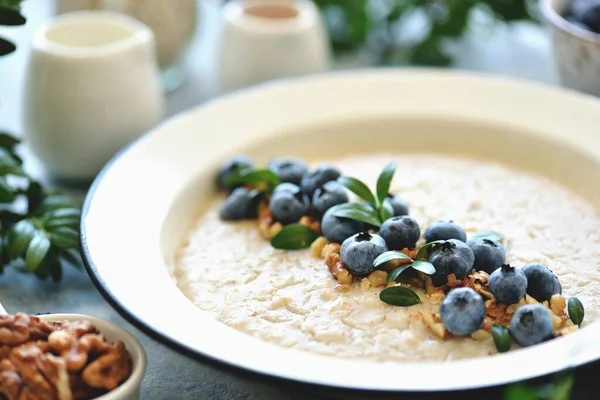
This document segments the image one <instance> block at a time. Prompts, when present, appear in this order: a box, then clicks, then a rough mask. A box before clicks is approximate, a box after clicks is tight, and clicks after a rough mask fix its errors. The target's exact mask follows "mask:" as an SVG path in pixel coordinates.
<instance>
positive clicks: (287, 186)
mask: <svg viewBox="0 0 600 400" xmlns="http://www.w3.org/2000/svg"><path fill="white" fill-rule="evenodd" d="M298 191H300V187H299V186H298V185H295V184H293V183H289V182H283V183H280V184H279V185H277V186H275V189H273V193H279V192H291V193H293V194H296V193H298Z"/></svg>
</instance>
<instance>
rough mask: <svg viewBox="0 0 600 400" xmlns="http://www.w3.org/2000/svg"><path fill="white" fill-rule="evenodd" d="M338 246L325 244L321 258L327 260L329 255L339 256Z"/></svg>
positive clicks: (336, 244)
mask: <svg viewBox="0 0 600 400" xmlns="http://www.w3.org/2000/svg"><path fill="white" fill-rule="evenodd" d="M340 247H341V246H340V245H339V244H338V243H327V244H326V245H325V246H323V249H322V250H321V257H322V258H327V257H329V255H330V254H332V253H335V254H340Z"/></svg>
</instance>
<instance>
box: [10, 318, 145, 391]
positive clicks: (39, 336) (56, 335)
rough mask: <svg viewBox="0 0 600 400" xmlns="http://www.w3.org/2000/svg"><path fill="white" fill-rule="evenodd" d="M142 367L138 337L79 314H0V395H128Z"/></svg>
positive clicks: (137, 382)
mask: <svg viewBox="0 0 600 400" xmlns="http://www.w3.org/2000/svg"><path fill="white" fill-rule="evenodd" d="M145 370H146V354H145V352H144V349H143V347H142V345H141V344H140V342H139V341H138V340H137V339H136V338H135V337H134V336H133V335H132V334H131V333H129V332H127V331H126V330H124V329H122V328H120V327H119V326H117V325H116V324H114V323H111V322H108V321H105V320H102V319H100V318H96V317H91V316H87V315H80V314H46V315H39V316H34V315H28V314H25V313H16V314H1V315H0V398H6V399H7V400H17V399H24V398H26V399H30V400H36V399H40V400H91V399H95V400H134V399H136V400H137V399H139V398H140V386H141V383H142V379H143V377H144V373H145Z"/></svg>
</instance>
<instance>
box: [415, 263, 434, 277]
mask: <svg viewBox="0 0 600 400" xmlns="http://www.w3.org/2000/svg"><path fill="white" fill-rule="evenodd" d="M410 267H411V268H412V269H416V270H417V271H421V272H422V273H424V274H427V275H433V274H435V267H434V266H433V264H432V263H430V262H429V261H423V260H417V261H415V262H413V263H412V264H410Z"/></svg>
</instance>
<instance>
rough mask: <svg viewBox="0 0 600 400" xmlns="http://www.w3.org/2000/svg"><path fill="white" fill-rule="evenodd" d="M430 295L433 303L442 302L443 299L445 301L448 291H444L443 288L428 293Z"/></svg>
mask: <svg viewBox="0 0 600 400" xmlns="http://www.w3.org/2000/svg"><path fill="white" fill-rule="evenodd" d="M428 297H429V301H431V304H441V303H442V301H444V299H445V298H446V293H444V291H443V290H439V289H438V290H436V291H435V292H433V293H431V294H430V295H428Z"/></svg>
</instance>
